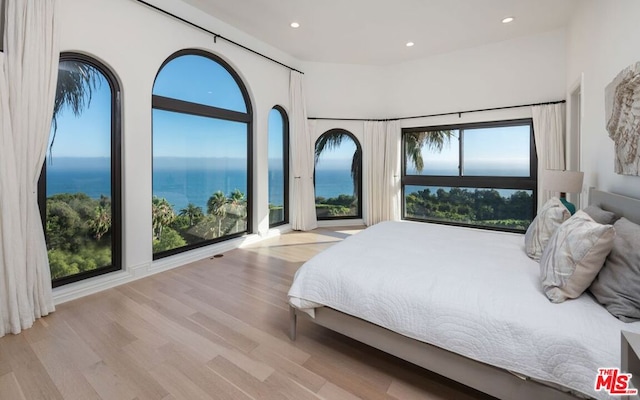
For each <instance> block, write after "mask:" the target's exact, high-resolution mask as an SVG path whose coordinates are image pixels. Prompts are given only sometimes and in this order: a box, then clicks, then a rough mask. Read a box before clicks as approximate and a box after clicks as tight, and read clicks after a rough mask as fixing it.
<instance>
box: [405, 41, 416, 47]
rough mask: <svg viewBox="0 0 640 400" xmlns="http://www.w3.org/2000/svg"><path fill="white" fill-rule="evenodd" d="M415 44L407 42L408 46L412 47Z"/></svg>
mask: <svg viewBox="0 0 640 400" xmlns="http://www.w3.org/2000/svg"><path fill="white" fill-rule="evenodd" d="M414 44H415V43H413V42H407V47H411V46H413V45H414Z"/></svg>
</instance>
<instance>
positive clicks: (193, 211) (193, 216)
mask: <svg viewBox="0 0 640 400" xmlns="http://www.w3.org/2000/svg"><path fill="white" fill-rule="evenodd" d="M179 215H181V216H186V217H187V218H188V219H189V226H193V225H195V224H196V223H197V222H198V220H200V218H202V215H203V214H202V207H198V206H196V205H195V204H193V203H189V204H187V207H186V208H183V209H182V210H180V214H179Z"/></svg>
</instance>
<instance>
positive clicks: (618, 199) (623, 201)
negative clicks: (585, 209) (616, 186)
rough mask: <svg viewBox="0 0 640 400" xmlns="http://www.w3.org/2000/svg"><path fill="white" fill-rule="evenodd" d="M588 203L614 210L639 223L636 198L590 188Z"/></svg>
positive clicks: (639, 216) (639, 204) (639, 210)
mask: <svg viewBox="0 0 640 400" xmlns="http://www.w3.org/2000/svg"><path fill="white" fill-rule="evenodd" d="M589 204H592V205H596V206H598V207H600V208H602V209H603V210H607V211H611V212H614V213H616V214H618V215H619V216H621V217H625V218H626V219H628V220H629V221H631V222H635V223H636V224H640V200H638V199H634V198H632V197H627V196H622V195H619V194H615V193H610V192H604V191H602V190H597V189H595V188H590V189H589Z"/></svg>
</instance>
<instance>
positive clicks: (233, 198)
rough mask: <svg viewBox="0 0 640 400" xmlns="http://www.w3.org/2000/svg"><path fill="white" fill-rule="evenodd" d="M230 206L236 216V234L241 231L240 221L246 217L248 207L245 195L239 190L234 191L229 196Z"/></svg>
mask: <svg viewBox="0 0 640 400" xmlns="http://www.w3.org/2000/svg"><path fill="white" fill-rule="evenodd" d="M228 202H229V206H230V207H231V211H232V212H233V214H235V218H236V232H239V231H240V221H241V220H242V219H243V218H244V217H245V215H246V211H247V206H246V201H245V199H244V193H242V192H241V191H240V190H239V189H234V190H233V192H231V194H230V195H229V199H228Z"/></svg>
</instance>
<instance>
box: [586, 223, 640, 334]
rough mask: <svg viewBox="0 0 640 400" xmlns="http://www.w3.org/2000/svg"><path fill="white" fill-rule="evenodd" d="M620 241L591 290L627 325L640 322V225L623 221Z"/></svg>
mask: <svg viewBox="0 0 640 400" xmlns="http://www.w3.org/2000/svg"><path fill="white" fill-rule="evenodd" d="M613 226H614V228H615V229H616V238H615V239H614V241H613V249H612V250H611V254H609V256H608V257H607V260H606V261H605V263H604V267H603V268H602V270H600V273H599V274H598V276H597V277H596V279H595V280H594V281H593V283H592V284H591V287H590V288H589V290H590V291H591V293H592V294H593V295H594V296H595V298H596V299H597V300H598V301H599V302H600V303H601V304H602V305H604V306H605V308H606V309H607V310H608V311H609V312H610V313H611V314H613V315H614V316H616V317H617V318H619V319H620V320H622V321H624V322H634V321H638V320H640V225H638V224H634V223H633V222H631V221H629V220H628V219H626V218H624V217H623V218H620V219H619V220H618V221H617V222H616V223H615V224H614V225H613Z"/></svg>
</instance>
